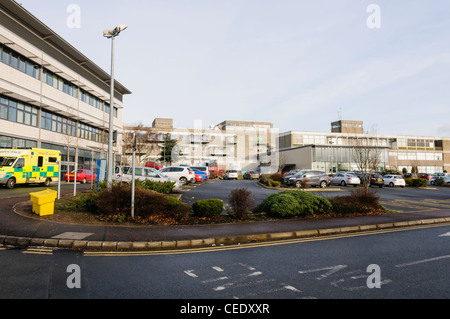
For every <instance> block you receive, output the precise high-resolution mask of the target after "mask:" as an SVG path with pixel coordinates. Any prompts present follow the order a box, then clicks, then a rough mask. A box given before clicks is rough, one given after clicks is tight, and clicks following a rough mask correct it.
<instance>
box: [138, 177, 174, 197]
mask: <svg viewBox="0 0 450 319" xmlns="http://www.w3.org/2000/svg"><path fill="white" fill-rule="evenodd" d="M136 186H137V187H141V188H144V189H149V190H152V191H155V192H157V193H161V194H169V193H170V192H172V190H173V188H174V187H175V182H155V181H152V180H149V179H146V180H144V181H139V180H138V181H136Z"/></svg>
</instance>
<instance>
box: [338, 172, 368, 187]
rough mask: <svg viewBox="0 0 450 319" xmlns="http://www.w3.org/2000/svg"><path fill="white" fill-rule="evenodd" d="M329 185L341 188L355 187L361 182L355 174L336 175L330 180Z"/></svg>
mask: <svg viewBox="0 0 450 319" xmlns="http://www.w3.org/2000/svg"><path fill="white" fill-rule="evenodd" d="M331 184H333V185H341V186H347V185H353V186H354V187H356V186H358V185H359V184H361V180H360V179H359V177H358V176H356V175H355V174H351V173H337V174H335V175H333V177H332V178H331Z"/></svg>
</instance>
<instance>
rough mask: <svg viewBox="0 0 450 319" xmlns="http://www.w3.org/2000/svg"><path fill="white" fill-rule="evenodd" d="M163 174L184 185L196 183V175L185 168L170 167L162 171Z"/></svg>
mask: <svg viewBox="0 0 450 319" xmlns="http://www.w3.org/2000/svg"><path fill="white" fill-rule="evenodd" d="M160 172H161V173H163V174H164V175H167V176H169V177H172V178H173V179H176V180H179V181H180V182H181V183H182V184H183V185H185V184H188V183H192V182H194V179H195V174H194V172H192V171H190V170H189V169H188V168H187V167H185V166H169V167H165V168H163V169H161V170H160Z"/></svg>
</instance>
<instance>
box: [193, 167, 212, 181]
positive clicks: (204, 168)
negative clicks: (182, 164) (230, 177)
mask: <svg viewBox="0 0 450 319" xmlns="http://www.w3.org/2000/svg"><path fill="white" fill-rule="evenodd" d="M190 167H191V168H192V169H194V170H198V171H202V172H203V173H205V174H206V176H208V179H209V166H190Z"/></svg>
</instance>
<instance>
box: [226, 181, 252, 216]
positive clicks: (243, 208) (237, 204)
mask: <svg viewBox="0 0 450 319" xmlns="http://www.w3.org/2000/svg"><path fill="white" fill-rule="evenodd" d="M251 195H252V194H251V193H250V192H249V191H248V190H247V189H246V188H237V189H233V190H232V191H231V193H230V196H229V197H228V200H229V202H230V205H231V207H232V208H233V211H234V216H235V217H236V218H238V219H242V218H243V217H244V215H245V213H246V212H247V211H249V210H251V209H252V208H253V207H254V198H253V197H252V196H251Z"/></svg>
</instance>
